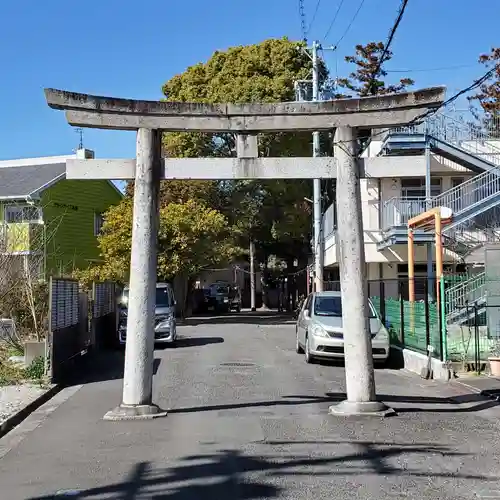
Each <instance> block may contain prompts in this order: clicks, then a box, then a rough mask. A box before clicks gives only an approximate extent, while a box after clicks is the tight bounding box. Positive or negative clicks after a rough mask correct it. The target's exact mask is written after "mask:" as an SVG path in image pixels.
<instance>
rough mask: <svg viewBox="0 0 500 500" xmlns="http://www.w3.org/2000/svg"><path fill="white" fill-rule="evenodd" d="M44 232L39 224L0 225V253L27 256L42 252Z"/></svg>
mask: <svg viewBox="0 0 500 500" xmlns="http://www.w3.org/2000/svg"><path fill="white" fill-rule="evenodd" d="M44 249H45V231H44V225H43V223H41V222H10V223H3V224H1V225H0V252H2V253H6V254H28V253H37V252H43V251H44Z"/></svg>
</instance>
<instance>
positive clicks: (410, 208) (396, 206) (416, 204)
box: [382, 197, 426, 231]
mask: <svg viewBox="0 0 500 500" xmlns="http://www.w3.org/2000/svg"><path fill="white" fill-rule="evenodd" d="M425 210H426V202H425V197H406V198H391V199H390V200H387V201H386V202H385V203H384V206H383V209H382V230H383V231H386V230H388V229H390V228H391V227H397V226H406V225H407V224H408V221H409V220H410V219H411V218H412V217H415V216H416V215H419V214H421V213H422V212H425Z"/></svg>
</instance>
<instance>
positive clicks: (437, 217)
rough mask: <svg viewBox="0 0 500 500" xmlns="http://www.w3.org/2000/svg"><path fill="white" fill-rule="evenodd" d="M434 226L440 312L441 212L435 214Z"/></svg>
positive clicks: (437, 299) (437, 294) (438, 308)
mask: <svg viewBox="0 0 500 500" xmlns="http://www.w3.org/2000/svg"><path fill="white" fill-rule="evenodd" d="M434 221H435V222H434V226H435V230H436V302H437V310H438V314H439V311H440V305H441V290H440V282H441V276H443V238H442V221H441V214H440V213H436V215H435V216H434Z"/></svg>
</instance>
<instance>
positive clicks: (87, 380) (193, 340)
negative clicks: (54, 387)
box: [63, 337, 224, 386]
mask: <svg viewBox="0 0 500 500" xmlns="http://www.w3.org/2000/svg"><path fill="white" fill-rule="evenodd" d="M222 342H224V339H223V338H222V337H179V338H178V339H177V343H176V345H175V346H172V345H171V344H157V345H156V346H155V350H156V351H158V350H163V349H181V348H186V347H201V346H206V345H211V344H221V343H222ZM160 363H161V359H160V358H155V359H154V361H153V374H154V375H156V373H157V372H158V368H159V366H160ZM124 365H125V349H124V347H120V348H117V349H103V350H101V351H95V352H91V353H89V354H87V355H86V356H82V357H81V358H80V359H79V360H78V363H77V364H75V368H74V370H72V371H71V373H70V374H68V376H67V378H66V379H65V380H64V383H63V385H65V386H71V385H80V384H92V383H94V382H105V381H107V380H119V379H122V378H123V370H124Z"/></svg>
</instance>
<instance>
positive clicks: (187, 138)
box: [163, 38, 326, 258]
mask: <svg viewBox="0 0 500 500" xmlns="http://www.w3.org/2000/svg"><path fill="white" fill-rule="evenodd" d="M310 74H311V60H310V58H309V57H308V56H307V54H306V53H305V52H304V51H303V50H302V49H301V48H300V47H299V46H298V44H297V43H296V42H292V41H290V40H288V39H286V38H284V39H272V40H266V41H264V42H262V43H259V44H255V45H249V46H240V47H232V48H230V49H228V50H226V51H217V52H215V53H214V54H213V55H212V57H211V58H210V59H209V60H208V61H207V62H206V63H199V64H197V65H195V66H191V67H189V68H188V69H187V70H186V71H185V72H184V73H182V74H180V75H176V76H174V77H173V78H171V79H170V80H169V81H168V82H166V83H165V85H164V86H163V93H164V95H165V99H167V100H169V101H191V102H204V103H218V102H234V103H244V102H280V101H293V100H294V99H295V93H294V82H295V81H296V80H303V79H310ZM322 74H326V70H325V71H323V72H322ZM164 147H165V151H166V154H167V155H168V156H173V157H196V156H211V157H232V156H235V155H236V151H235V137H234V135H233V134H203V133H170V134H166V135H165V139H164ZM311 149H312V146H311V134H309V133H294V134H292V133H275V134H261V135H260V136H259V152H260V155H261V156H311ZM310 192H311V183H310V182H304V181H299V180H282V181H262V180H251V181H249V180H245V181H235V182H230V183H227V182H226V183H219V199H220V200H224V202H225V208H224V207H223V208H222V210H223V211H224V213H225V214H226V215H227V217H228V218H229V220H230V222H231V223H232V224H233V225H234V226H235V228H237V230H238V234H240V235H242V237H243V239H246V238H252V239H254V240H256V241H257V243H258V244H259V245H260V247H261V248H263V249H265V251H266V253H280V254H282V255H281V256H282V257H285V258H286V257H289V256H293V255H295V256H299V257H302V258H305V256H306V255H307V253H308V247H309V233H310V227H311V223H310V209H309V207H308V206H307V204H305V203H304V201H303V199H304V197H307V196H310Z"/></svg>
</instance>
